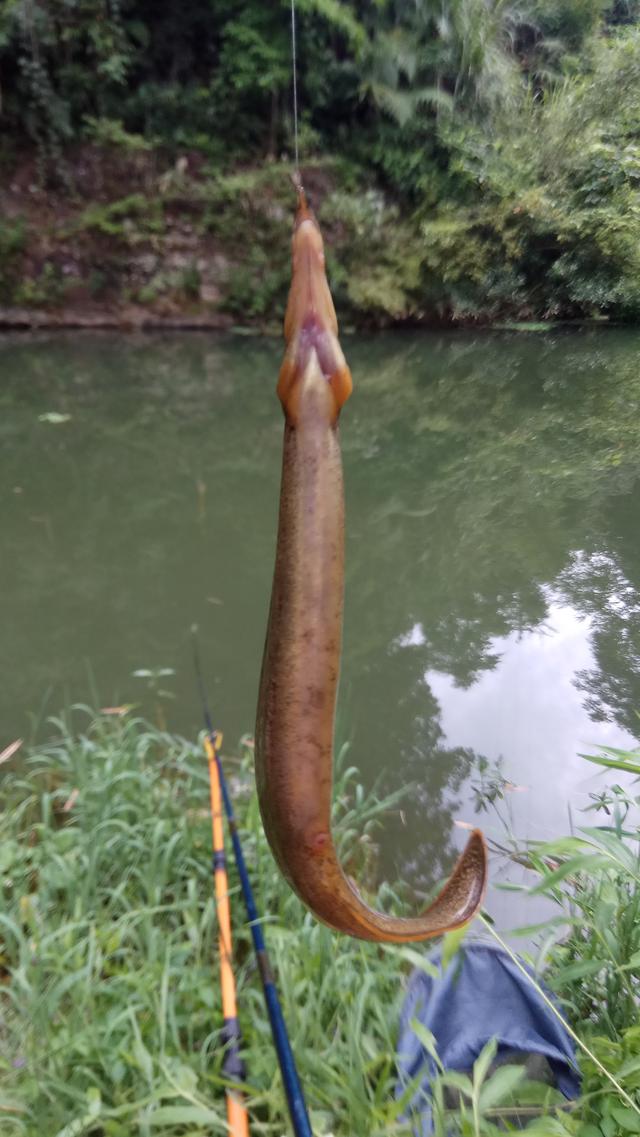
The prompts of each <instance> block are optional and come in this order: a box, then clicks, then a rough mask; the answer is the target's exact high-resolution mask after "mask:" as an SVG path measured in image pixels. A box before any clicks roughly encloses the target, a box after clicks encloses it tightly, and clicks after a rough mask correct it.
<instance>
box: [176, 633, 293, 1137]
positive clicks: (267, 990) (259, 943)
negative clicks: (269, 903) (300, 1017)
mask: <svg viewBox="0 0 640 1137" xmlns="http://www.w3.org/2000/svg"><path fill="white" fill-rule="evenodd" d="M192 635H193V662H194V667H195V672H196V678H197V680H198V687H199V690H200V700H201V702H202V712H203V717H204V722H205V726H206V728H207V735H208V741H209V744H210V747H211V750H212V752H213V758H214V763H215V767H216V770H217V774H218V778H219V781H220V789H221V791H222V800H223V802H224V811H225V813H226V815H227V822H228V825H229V832H230V834H231V843H232V845H233V853H234V857H235V862H236V867H237V869H238V876H239V877H240V885H241V888H242V895H243V897H244V903H245V907H246V910H247V918H248V920H249V928H250V931H251V938H252V940H253V947H254V950H255V953H256V962H257V965H258V971H259V973H260V980H261V983H262V990H263V992H264V1000H265V1003H266V1005H267V1013H268V1015H269V1022H270V1023H271V1034H272V1036H273V1042H274V1046H275V1048H276V1053H277V1055H278V1062H279V1064H280V1072H281V1074H282V1081H283V1084H284V1089H285V1094H286V1097H287V1105H288V1107H289V1115H290V1117H291V1124H292V1125H293V1131H294V1134H295V1137H313V1132H312V1129H311V1124H310V1122H309V1114H308V1112H307V1106H306V1102H305V1100H304V1093H303V1091H302V1086H301V1084H300V1078H299V1076H298V1070H297V1067H296V1063H295V1058H294V1057H293V1051H292V1049H291V1043H290V1041H289V1035H288V1033H287V1026H286V1023H285V1021H284V1015H283V1013H282V1007H281V1005H280V998H279V996H278V991H277V988H276V985H275V981H274V977H273V971H272V970H271V964H270V962H269V956H268V953H267V948H266V944H265V940H264V935H263V933H262V926H261V924H260V919H259V916H258V909H257V908H256V902H255V899H254V895H253V889H252V887H251V881H250V880H249V874H248V872H247V866H246V863H245V859H244V853H243V851H242V845H241V843H240V836H239V834H238V826H237V822H236V818H235V813H234V811H233V805H232V803H231V797H230V796H229V790H228V788H227V782H226V779H225V776H224V770H223V769H222V762H221V761H220V749H219V743H217V740H218V739H219V738H220V735H219V734H217V733H216V731H215V730H214V728H213V722H212V719H211V712H210V710H209V702H208V700H207V693H206V690H205V685H204V678H203V675H202V667H201V664H200V652H199V650H198V640H197V633H196V629H195V628H192Z"/></svg>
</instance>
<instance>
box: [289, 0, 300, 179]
mask: <svg viewBox="0 0 640 1137" xmlns="http://www.w3.org/2000/svg"><path fill="white" fill-rule="evenodd" d="M291 68H292V71H293V137H294V147H295V156H296V168H295V171H294V173H295V180H296V183H297V185H298V186H300V187H301V186H302V180H301V178H300V155H299V149H298V60H297V51H296V0H291Z"/></svg>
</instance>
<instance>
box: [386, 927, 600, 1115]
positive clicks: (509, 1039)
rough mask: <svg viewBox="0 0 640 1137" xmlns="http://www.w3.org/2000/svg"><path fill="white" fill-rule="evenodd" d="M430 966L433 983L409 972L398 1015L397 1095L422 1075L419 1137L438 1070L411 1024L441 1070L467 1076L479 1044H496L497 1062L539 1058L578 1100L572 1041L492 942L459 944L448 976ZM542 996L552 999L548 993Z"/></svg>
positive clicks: (418, 1097)
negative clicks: (431, 1046) (515, 1055)
mask: <svg viewBox="0 0 640 1137" xmlns="http://www.w3.org/2000/svg"><path fill="white" fill-rule="evenodd" d="M429 960H430V962H431V963H433V964H434V965H435V966H436V967H437V968H439V970H440V976H439V978H437V979H433V978H431V976H429V975H427V974H426V973H425V972H424V971H421V970H416V971H414V972H413V974H412V976H411V978H410V980H409V987H408V990H407V995H406V998H405V1001H404V1004H403V1007H402V1011H401V1015H400V1037H399V1040H398V1054H397V1057H398V1068H399V1082H398V1087H397V1095H398V1096H400V1094H401V1093H402V1092H403V1090H404V1089H405V1088H406V1086H407V1084H408V1082H409V1081H411V1080H412V1079H413V1078H415V1077H416V1076H417V1075H418V1074H419V1073H420V1071H421V1069H424V1077H423V1078H421V1081H420V1090H419V1091H418V1092H417V1093H416V1095H415V1098H414V1112H413V1113H411V1114H410V1116H412V1117H416V1121H417V1124H418V1126H419V1127H418V1128H417V1129H416V1130H415V1133H416V1134H417V1135H419V1137H426V1135H427V1134H430V1133H431V1132H432V1128H431V1108H430V1097H429V1083H430V1081H431V1079H432V1078H433V1077H434V1075H435V1073H436V1067H435V1064H434V1062H433V1059H432V1058H430V1057H429V1055H428V1054H427V1053H426V1051H425V1049H424V1047H423V1045H422V1043H421V1042H420V1041H419V1039H418V1038H417V1037H416V1035H415V1033H414V1031H413V1030H412V1028H411V1021H412V1020H418V1021H419V1022H421V1023H422V1024H423V1025H424V1026H425V1027H427V1029H428V1030H430V1031H431V1033H432V1034H433V1035H434V1037H435V1045H436V1051H437V1053H438V1055H439V1057H440V1059H441V1061H442V1064H443V1066H444V1068H445V1070H458V1071H462V1072H469V1071H470V1070H471V1068H472V1066H473V1063H474V1062H475V1060H476V1058H477V1057H478V1055H479V1053H480V1051H481V1050H482V1048H483V1046H485V1044H486V1043H487V1042H489V1041H490V1040H491V1039H493V1038H495V1039H496V1040H497V1042H498V1055H497V1056H498V1059H499V1058H500V1055H501V1053H502V1054H505V1053H506V1052H508V1051H517V1052H519V1053H520V1054H522V1055H531V1054H535V1055H541V1056H542V1057H544V1058H546V1060H547V1061H548V1063H549V1065H550V1067H551V1071H552V1073H553V1075H554V1078H555V1085H556V1087H557V1088H558V1089H559V1090H560V1091H561V1092H562V1093H563V1094H564V1096H565V1097H567V1098H576V1097H577V1096H578V1094H579V1092H580V1078H579V1075H578V1072H577V1067H576V1060H575V1048H574V1045H573V1041H572V1039H571V1037H570V1035H569V1034H567V1031H566V1030H565V1028H564V1027H563V1025H562V1023H561V1022H560V1021H559V1019H557V1018H556V1016H555V1015H554V1014H553V1013H552V1011H551V1010H550V1009H549V1007H547V1006H546V1004H545V1002H544V1000H543V999H542V998H541V997H540V995H539V994H538V992H537V991H536V990H535V988H534V987H532V986H531V984H530V983H528V982H527V980H526V979H525V977H524V976H523V975H522V973H521V972H520V971H519V970H518V968H517V967H516V965H515V964H514V963H513V961H512V960H511V959H510V957H509V956H508V955H507V953H506V952H504V951H502V949H501V948H498V947H494V946H493V945H492V944H482V943H479V944H473V943H471V944H467V945H463V946H462V947H461V948H460V950H459V951H458V952H457V954H456V955H455V957H454V958H453V960H452V961H451V963H450V964H449V966H448V967H447V968H446V970H445V971H443V970H442V967H441V960H440V954H439V953H435V954H434V955H432V956H430V957H429ZM527 970H529V969H528V968H527ZM537 982H538V983H540V980H539V979H538V980H537ZM545 994H547V995H549V997H550V998H552V996H551V995H550V994H549V992H548V991H547V990H546V988H545Z"/></svg>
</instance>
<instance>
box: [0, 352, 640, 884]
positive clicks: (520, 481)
mask: <svg viewBox="0 0 640 1137" xmlns="http://www.w3.org/2000/svg"><path fill="white" fill-rule="evenodd" d="M344 346H345V350H346V352H347V356H348V358H349V360H350V362H351V365H352V370H353V373H354V380H355V392H354V396H353V398H352V400H351V402H350V403H349V404H348V405H347V407H346V408H345V410H344V412H343V417H342V445H343V454H344V461H345V478H346V496H347V583H346V608H345V643H344V657H343V668H342V680H341V692H340V706H339V713H338V737H339V739H340V740H341V741H342V742H344V741H348V742H349V743H350V746H351V750H350V761H352V762H353V763H354V764H356V765H358V766H359V767H360V769H361V771H362V775H363V780H364V781H365V783H366V784H371V783H372V782H373V781H374V780H375V778H376V777H377V776H378V775H380V774H382V775H383V779H384V785H385V786H386V787H387V788H390V789H392V788H395V787H396V786H398V785H401V784H403V783H405V782H407V781H410V782H412V783H415V789H414V791H413V792H412V793H411V796H410V797H409V798H408V800H407V803H406V806H405V808H404V810H403V811H402V813H401V814H400V813H397V814H396V815H395V816H394V817H392V818H389V819H388V821H387V823H386V824H385V828H384V830H383V832H382V833H381V835H380V840H381V850H382V863H383V867H384V869H385V871H387V872H388V873H389V874H390V875H393V874H394V873H396V872H398V871H400V872H402V873H404V874H405V875H406V876H408V877H409V878H410V879H411V880H412V881H413V883H415V884H417V885H418V886H421V885H423V884H426V883H427V881H429V880H430V879H431V877H432V875H433V872H434V871H437V870H439V869H441V868H442V867H443V866H445V865H446V864H447V863H449V861H450V858H451V856H452V854H453V849H454V847H455V846H459V845H460V843H461V841H462V840H463V837H464V829H463V826H464V825H465V824H469V823H472V822H474V821H476V820H477V818H476V815H475V814H474V810H473V801H474V794H473V788H472V787H473V785H474V784H477V783H478V774H477V763H478V760H479V758H482V757H484V758H486V759H488V761H489V763H490V766H489V769H491V768H492V767H491V764H492V763H494V762H496V760H499V759H502V761H503V771H504V774H505V776H506V777H507V778H508V780H509V782H510V783H511V788H510V789H509V791H508V793H507V799H506V802H505V803H502V805H501V810H502V812H503V814H504V815H505V816H506V815H509V817H510V819H511V823H512V824H513V826H514V828H515V830H516V832H517V833H518V834H519V836H521V837H545V836H550V835H552V834H554V833H559V832H563V831H566V829H567V827H568V825H569V816H568V811H569V809H570V810H571V814H572V818H573V824H580V822H581V820H582V818H581V814H580V810H581V809H583V808H584V807H585V806H586V805H588V804H589V801H590V798H589V795H590V794H591V793H596V792H597V791H598V790H599V789H600V788H601V787H602V785H603V778H602V775H599V774H598V773H597V772H596V770H595V768H594V767H592V766H589V765H588V764H587V763H586V762H585V761H584V760H583V759H582V758H581V757H579V755H580V753H585V752H593V751H594V750H595V749H597V748H598V747H599V746H601V745H612V746H625V745H626V746H635V745H637V738H638V736H639V735H640V723H639V720H638V718H637V711H638V710H640V528H639V526H638V488H639V486H640V430H639V423H640V418H639V413H640V333H638V332H636V331H631V330H602V331H588V332H585V331H580V332H575V331H555V330H551V331H547V332H546V333H533V332H532V333H527V334H524V333H519V334H518V333H515V332H510V333H509V332H494V333H491V334H488V333H483V334H471V333H466V332H465V333H462V332H456V333H450V334H427V333H422V334H413V333H411V334H385V335H378V336H368V337H362V336H359V337H353V338H350V337H349V336H346V337H345V343H344ZM280 356H281V345H280V343H279V342H277V341H275V340H268V339H262V338H257V337H253V336H251V337H249V336H242V335H236V336H231V335H230V336H224V337H216V336H212V335H202V334H195V333H194V334H189V335H154V336H149V337H145V336H139V335H138V336H136V335H131V336H128V335H104V336H103V335H82V334H73V335H71V334H65V335H56V336H45V335H38V336H33V337H31V336H30V337H25V336H5V337H4V338H3V339H0V440H1V447H0V522H1V534H2V537H1V545H0V557H1V559H0V627H1V628H2V683H1V684H0V749H2V746H4V745H6V744H7V743H8V742H10V741H11V740H12V739H13V738H15V737H16V736H18V735H21V736H24V737H27V738H31V737H33V736H36V737H38V738H44V737H46V736H47V735H48V734H50V733H51V732H52V729H53V728H52V727H51V726H50V725H48V724H47V722H46V718H47V715H49V714H53V713H55V712H57V711H59V710H60V708H61V707H62V706H64V705H66V704H68V703H70V702H72V701H73V702H82V701H89V702H91V703H92V704H93V705H94V706H95V705H99V706H104V705H110V704H118V703H122V702H131V703H138V704H139V705H140V706H141V710H142V712H143V713H144V714H146V715H148V716H149V717H152V718H157V717H158V716H160V717H161V718H164V719H166V722H167V724H168V726H169V727H170V728H171V729H175V730H177V731H180V732H183V733H185V734H187V735H190V736H193V735H194V734H195V732H196V731H197V730H198V729H199V727H200V712H199V706H198V700H197V693H196V688H195V684H194V677H193V672H192V664H191V655H190V636H189V629H190V627H191V625H192V624H194V623H196V624H198V626H199V628H200V636H201V643H202V652H203V657H204V665H205V670H206V674H207V679H208V683H209V686H210V691H211V699H212V702H213V703H214V706H215V716H216V721H217V723H218V724H219V725H220V726H221V727H222V728H223V729H224V731H225V738H226V741H227V743H228V745H229V746H230V747H233V746H234V744H235V742H236V740H237V739H239V737H240V736H241V735H242V734H243V733H245V732H249V733H250V732H252V731H253V726H254V713H255V703H256V690H257V683H258V674H259V667H260V659H261V651H262V643H263V636H264V629H265V622H266V614H267V607H268V599H269V589H270V579H271V573H272V566H273V552H274V543H275V529H276V516H277V498H278V484H279V474H280V469H279V466H280V447H281V432H282V425H281V416H280V412H279V408H278V405H277V402H276V399H275V395H274V385H275V379H276V375H277V370H278V365H279V360H280ZM139 670H143V671H147V672H151V675H147V676H141V677H140V676H135V674H134V673H135V672H136V671H139ZM162 670H165V671H167V672H170V673H169V674H165V675H161V674H159V672H160V671H162ZM480 820H481V822H482V823H483V824H485V826H486V827H487V829H488V831H489V832H490V833H491V834H492V835H493V836H494V837H496V838H497V839H500V837H501V826H500V823H499V822H498V820H497V818H496V817H495V816H494V814H493V813H492V812H491V813H490V814H489V815H488V816H487V815H484V814H483V815H481V817H480ZM456 822H457V823H462V825H460V824H458V825H457V826H456V824H455V823H456Z"/></svg>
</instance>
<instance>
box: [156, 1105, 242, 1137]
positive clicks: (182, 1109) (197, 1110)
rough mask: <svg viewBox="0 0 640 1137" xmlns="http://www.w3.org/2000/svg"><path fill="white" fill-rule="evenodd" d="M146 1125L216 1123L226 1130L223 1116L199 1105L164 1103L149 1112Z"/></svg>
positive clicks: (222, 1130)
mask: <svg viewBox="0 0 640 1137" xmlns="http://www.w3.org/2000/svg"><path fill="white" fill-rule="evenodd" d="M146 1120H147V1124H148V1125H217V1127H218V1128H219V1129H220V1131H221V1132H227V1126H226V1123H225V1121H224V1120H223V1117H222V1116H221V1115H220V1114H218V1113H214V1111H213V1110H212V1109H206V1108H205V1107H204V1106H201V1105H164V1106H160V1109H156V1110H154V1111H153V1113H151V1114H149V1116H148V1118H147V1119H146Z"/></svg>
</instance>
